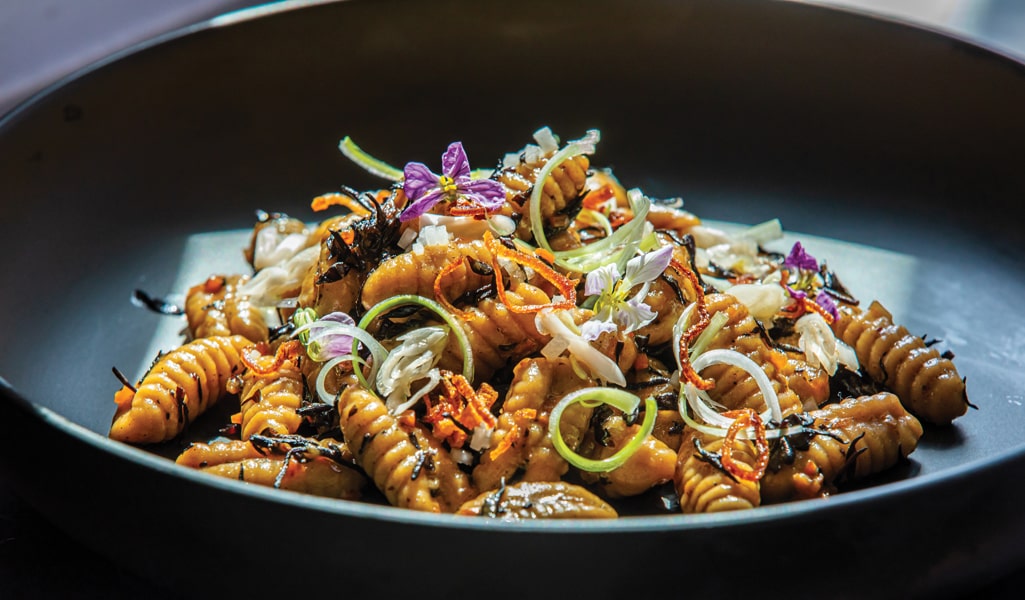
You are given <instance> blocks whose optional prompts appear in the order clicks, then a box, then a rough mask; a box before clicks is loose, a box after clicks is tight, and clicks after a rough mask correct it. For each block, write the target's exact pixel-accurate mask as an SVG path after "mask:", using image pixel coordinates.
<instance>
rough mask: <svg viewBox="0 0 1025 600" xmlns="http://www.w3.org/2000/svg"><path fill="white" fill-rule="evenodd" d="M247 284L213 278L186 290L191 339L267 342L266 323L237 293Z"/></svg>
mask: <svg viewBox="0 0 1025 600" xmlns="http://www.w3.org/2000/svg"><path fill="white" fill-rule="evenodd" d="M245 280H246V278H245V277H242V276H241V275H230V276H221V275H215V276H212V277H210V278H208V279H207V280H206V281H205V282H203V283H200V284H197V285H194V286H192V287H191V288H189V291H188V293H187V294H186V296H185V317H186V320H187V321H188V324H189V333H190V335H191V337H192V338H193V339H198V338H204V337H212V336H229V335H242V336H245V337H246V338H247V339H250V340H252V341H254V342H261V341H264V342H265V341H267V338H268V331H269V330H268V328H267V322H266V320H265V319H264V318H263V315H262V314H261V313H260V310H259V309H258V308H257V307H256V306H253V304H252V303H251V302H250V301H249V298H247V297H245V296H242V295H240V294H239V293H238V287H239V286H240V285H242V283H244V282H245Z"/></svg>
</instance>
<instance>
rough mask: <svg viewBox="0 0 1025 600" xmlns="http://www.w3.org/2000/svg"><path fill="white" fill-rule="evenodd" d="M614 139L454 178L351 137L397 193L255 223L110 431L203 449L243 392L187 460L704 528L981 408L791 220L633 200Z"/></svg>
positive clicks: (193, 299)
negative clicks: (639, 515)
mask: <svg viewBox="0 0 1025 600" xmlns="http://www.w3.org/2000/svg"><path fill="white" fill-rule="evenodd" d="M600 137H601V136H600V134H599V132H597V131H588V132H587V134H586V135H585V136H584V137H582V138H580V139H578V140H575V141H573V142H570V143H568V144H565V145H562V144H561V143H560V142H559V140H558V138H557V137H555V136H554V134H552V133H551V132H550V131H547V129H542V130H539V131H537V132H536V133H535V134H534V139H535V141H536V142H537V145H533V144H532V145H528V146H526V147H524V148H523V150H522V151H521V152H518V153H515V154H509V155H506V156H505V157H504V158H503V159H502V160H501V161H500V165H501V166H499V167H498V168H497V169H490V170H489V169H473V168H471V166H470V164H469V161H468V159H467V158H466V152H465V149H463V148H462V144H461V143H459V142H454V143H452V144H450V145H449V146H448V148H447V150H446V151H445V153H444V154H443V156H442V162H441V170H440V171H437V170H436V169H435V167H433V166H429V165H427V164H422V163H415V162H411V163H408V164H406V165H405V167H404V168H400V165H395V166H391V165H388V164H385V163H384V162H383V161H378V160H376V159H373V158H372V157H371V156H369V155H368V154H366V153H365V152H363V151H362V150H360V149H358V148H356V147H355V146H354V145H352V144H351V140H343V141H342V143H341V146H340V147H341V149H342V152H343V154H345V156H347V157H349V158H352V159H353V160H354V161H355V162H356V163H357V164H358V165H361V166H363V167H366V168H367V169H368V170H369V171H370V172H371V173H372V174H374V175H377V176H382V177H384V178H386V179H389V180H391V181H393V182H394V183H393V184H391V185H390V186H389V187H388V188H387V189H376V188H375V189H372V190H371V191H365V192H359V191H357V190H353V189H351V188H349V187H346V186H344V185H343V186H342V187H341V188H340V192H339V193H328V194H324V195H321V196H317V197H316V198H314V199H313V201H312V202H311V204H310V207H311V208H312V209H313V211H314V212H320V211H322V210H326V209H328V208H330V207H342V208H343V209H347V210H348V213H347V214H342V215H334V216H329V217H327V218H324V219H322V220H320V221H319V222H316V223H314V222H311V223H307V222H304V221H303V220H301V219H297V218H292V217H288V216H286V215H284V214H279V213H272V214H268V213H263V212H262V211H260V212H258V213H257V214H258V222H257V223H256V224H255V227H254V228H253V230H252V235H251V236H250V237H249V240H248V245H247V246H246V247H244V248H243V249H242V255H243V256H244V258H245V260H246V262H247V263H248V268H245V270H246V272H245V273H243V274H234V275H214V276H212V277H211V278H209V279H208V280H207V281H205V282H202V283H200V284H198V285H194V286H192V287H191V288H190V289H189V290H188V293H187V295H186V302H185V306H184V312H185V315H186V317H187V320H188V331H187V332H186V335H185V341H186V343H183V345H182V346H180V347H179V348H177V349H176V350H173V351H171V352H169V353H168V354H166V355H161V356H159V357H158V360H156V361H155V362H154V364H153V366H152V367H151V368H150V370H149V372H147V373H146V375H144V376H143V377H142V378H141V379H140V381H139V382H138V383H137V384H135V385H133V384H131V383H129V382H128V380H127V379H126V378H125V376H124V375H123V374H121V373H120V371H118V370H117V369H116V368H115V370H114V371H115V375H116V376H117V377H118V378H119V379H120V381H121V383H122V384H123V387H122V388H121V389H120V390H119V391H118V392H117V393H116V394H115V404H116V406H117V408H116V411H115V415H114V417H113V419H112V421H111V427H110V433H109V436H110V437H111V438H113V439H116V440H121V441H125V442H129V443H133V444H140V445H142V444H153V443H159V442H165V441H167V440H170V439H173V438H176V437H178V438H185V439H184V441H183V442H182V444H184V442H187V441H192V439H190V438H196V437H199V436H200V435H203V436H205V435H207V434H206V432H209V431H211V429H210V426H217V424H216V423H208V422H204V423H201V424H200V425H201V427H197V428H194V429H192V430H191V431H189V432H187V433H189V436H185V435H182V434H183V432H184V430H185V429H186V427H187V425H188V424H189V422H190V421H191V420H193V419H196V418H200V417H201V414H203V413H205V414H207V415H208V416H207V417H203V418H206V419H209V418H211V417H210V416H209V415H212V414H213V413H214V412H215V411H208V410H207V408H208V407H209V406H210V405H211V404H212V403H213V402H216V401H217V400H218V398H220V397H222V396H225V395H228V394H232V395H234V394H238V395H239V403H238V405H237V408H238V412H234V411H233V407H230V406H224V407H223V408H224V409H225V413H226V414H231V417H230V420H228V422H226V423H224V426H223V427H222V428H221V429H220V430H219V433H220V437H217V438H215V439H214V440H212V441H208V442H205V443H199V442H194V443H192V444H190V445H189V446H188V447H186V448H185V449H184V450H182V451H181V453H180V454H179V455H178V457H177V459H176V462H177V463H178V464H179V465H180V466H181V467H182V468H186V467H187V468H192V469H202V470H205V471H207V472H210V473H213V474H216V475H219V476H222V477H229V478H234V479H240V480H243V481H247V482H250V483H254V484H257V485H267V486H274V487H280V488H283V489H291V490H295V491H299V492H305V493H311V494H317V495H322V496H328V497H334V498H343V499H363V500H366V501H371V502H378V503H381V502H387V503H388V504H391V505H394V506H397V507H402V508H408V509H413V510H419V511H426V512H436V513H441V512H444V513H459V514H464V515H476V516H481V517H485V518H492V519H497V520H525V519H562V518H577V519H590V518H615V517H616V516H617V515H618V513H617V511H618V510H625V511H628V512H631V513H633V512H637V511H638V510H649V509H650V510H658V508H656V507H662V508H664V509H665V510H668V511H672V510H674V509H673V508H672V507H673V506H674V498H673V493H674V492H675V494H676V498H675V499H676V500H678V501H679V508H680V510H681V511H682V512H684V513H710V512H722V511H732V510H741V509H753V508H756V507H758V506H761V505H764V504H769V503H778V502H787V501H793V500H801V499H804V498H813V497H821V496H825V495H829V494H832V493H834V492H837V491H838V490H841V489H843V488H844V487H845V482H847V481H848V480H854V479H862V478H865V477H869V476H872V475H873V474H876V473H879V472H880V471H883V470H886V469H890V468H892V467H893V466H894V465H896V464H897V463H898V462H900V461H902V460H904V459H905V457H907V456H908V455H909V454H910V453H911V452H912V451H914V450H915V449H916V448H917V446H918V444H919V439H920V438H921V436H922V435H923V429H922V421H929V422H933V423H939V424H945V423H949V422H950V421H951V420H953V419H954V418H957V417H959V416H960V415H962V414H964V412H965V410H966V408H967V407H968V406H969V404H968V400H967V397H966V390H965V381H964V379H962V378H961V377H960V376H959V375H958V374H957V371H956V370H955V369H954V367H953V363H952V362H951V357H950V356H949V355H948V354H940V353H939V352H938V351H937V350H936V349H934V348H932V345H931V343H929V342H926V341H925V340H923V339H921V338H918V337H915V336H912V335H910V334H909V333H908V332H907V330H906V329H904V328H903V327H899V326H897V325H895V324H894V323H893V320H892V317H891V315H890V313H889V312H887V311H886V310H885V309H884V308H883V307H882V306H881V305H879V304H878V303H872V305H871V306H869V307H868V309H867V310H864V311H862V310H861V309H859V308H857V306H858V300H857V298H856V297H855V296H854V295H852V294H851V293H850V291H848V290H847V289H846V288H845V287H844V286H843V285H842V284H840V282H839V280H838V279H837V278H836V275H835V274H833V273H832V272H831V271H830V270H829V269H828V268H827V266H826V263H825V262H820V261H818V260H816V259H815V258H814V257H812V256H811V255H810V254H808V252H807V250H806V249H805V248H804V247H803V246H801V244H800V243H794V244H793V245H792V247H791V248H790V251H789V253H787V254H784V253H783V252H781V250H783V249H782V248H779V247H773V245H774V244H776V243H777V242H778V241H779V240H780V238H781V236H782V235H783V231H782V226H781V224H780V223H779V222H778V221H776V220H771V221H766V222H763V223H759V224H756V225H753V226H750V227H746V228H743V229H733V228H728V230H726V229H718V228H715V227H712V226H710V225H708V224H704V223H702V222H701V220H700V219H699V218H698V217H697V216H696V215H694V214H692V213H690V212H688V211H685V210H683V209H682V203H681V202H679V201H667V202H662V201H656V200H653V199H651V198H649V197H648V196H646V195H645V194H644V193H643V192H641V191H640V190H638V189H635V188H630V189H629V191H627V188H626V187H624V186H623V185H622V184H621V183H620V182H619V180H618V179H616V178H615V176H613V174H612V172H611V171H610V170H608V169H594V168H592V165H591V158H590V157H589V155H590V154H592V153H593V152H594V151H595V149H596V145H597V143H598V141H599V140H600ZM556 157H557V160H553V159H556ZM556 163H558V164H556ZM492 164H494V163H492ZM477 166H478V167H480V166H484V165H481V164H478V165H477ZM439 173H440V174H439ZM532 220H534V222H533V223H532V222H531V221H532ZM542 237H543V238H544V239H541V238H542ZM545 240H547V243H545ZM396 296H402V297H401V298H396ZM135 297H136V298H138V299H139V300H142V301H143V302H144V303H145V304H146V305H147V306H148V307H150V308H151V309H153V310H155V311H157V312H160V313H162V314H171V315H179V314H181V313H182V309H180V308H179V307H177V306H175V305H173V304H172V303H170V302H167V301H156V300H154V299H153V298H152V297H150V296H148V295H145V294H140V293H137V294H136V296H135ZM837 303H840V304H841V306H840V307H839V312H838V313H836V312H835V311H836V309H837V307H836V304H837ZM343 313H344V314H343ZM265 319H266V321H265ZM268 324H269V325H270V326H268ZM752 363H753V364H752ZM859 363H860V364H859ZM325 369H326V370H325ZM763 376H764V377H763ZM767 386H768V387H767ZM769 387H771V388H772V391H771V392H769ZM763 390H765V392H764V395H763ZM773 398H775V399H776V400H778V403H779V409H780V410H781V413H782V414H780V412H779V411H777V410H775V409H776V405H775V404H774V403H773V401H772V399H773ZM767 409H772V410H767ZM553 411H555V415H556V418H557V419H558V422H557V427H552V426H551V425H552V422H551V419H552V413H553ZM226 420H227V419H226ZM177 447H181V445H178V446H177ZM166 449H167V447H166V446H165V447H164V448H160V449H158V450H161V451H166ZM603 470H604V471H603ZM368 482H372V483H373V486H374V487H375V488H376V490H369V491H370V492H372V493H369V494H367V496H366V497H363V496H362V492H363V491H364V489H365V488H366V485H367V484H368ZM378 490H379V492H380V493H377V491H378ZM635 496H639V497H637V498H631V497H635ZM643 507H647V508H643Z"/></svg>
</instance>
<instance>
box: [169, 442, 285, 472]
mask: <svg viewBox="0 0 1025 600" xmlns="http://www.w3.org/2000/svg"><path fill="white" fill-rule="evenodd" d="M264 454H265V453H264V452H261V451H260V450H259V449H257V448H256V446H253V445H252V444H251V443H249V441H248V440H229V439H224V440H216V441H212V442H208V443H207V442H192V443H191V444H189V445H188V446H187V447H186V448H185V449H184V450H182V451H181V453H180V454H179V455H178V457H177V458H175V459H174V462H176V463H177V464H179V465H182V466H185V467H192V468H194V469H198V468H200V467H212V466H215V465H222V464H225V463H232V462H239V461H242V460H245V459H247V458H260V457H261V456H264Z"/></svg>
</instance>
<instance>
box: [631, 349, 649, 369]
mask: <svg viewBox="0 0 1025 600" xmlns="http://www.w3.org/2000/svg"><path fill="white" fill-rule="evenodd" d="M649 364H650V363H649V360H648V355H647V354H643V353H641V354H638V355H637V358H635V359H634V371H646V370H647V369H648V365H649Z"/></svg>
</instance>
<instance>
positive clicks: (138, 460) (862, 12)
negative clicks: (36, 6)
mask: <svg viewBox="0 0 1025 600" xmlns="http://www.w3.org/2000/svg"><path fill="white" fill-rule="evenodd" d="M359 1H361V0H280V1H268V2H265V3H263V4H257V5H254V6H250V7H245V8H241V9H238V10H234V11H230V12H226V13H224V14H222V15H218V16H215V17H211V18H208V19H205V20H202V21H199V22H196V23H193V24H190V25H186V26H182V27H178V28H174V29H172V30H169V31H167V32H164V33H162V34H158V35H156V36H153V37H151V38H148V39H146V40H143V41H140V42H136V43H134V44H131V45H129V46H127V47H125V48H123V49H121V50H118V51H116V52H113V53H111V54H109V55H107V56H106V57H103V58H101V59H98V60H96V61H93V62H91V63H89V64H87V65H85V66H82V67H80V68H78V69H76V70H74V71H72V72H71V73H69V74H67V75H65V76H63V77H60V78H59V79H57V80H55V81H53V82H51V83H50V84H49V85H47V86H45V87H43V88H41V89H40V90H37V91H36V92H34V93H33V94H31V95H29V96H28V97H27V98H25V99H23V100H21V101H20V102H18V103H17V104H16V105H15V106H14V107H12V108H11V109H10V110H9V111H8V112H7V113H5V114H3V115H0V135H2V134H3V131H4V130H5V129H6V128H7V127H9V126H12V125H13V124H14V122H15V121H16V120H18V119H19V118H21V116H22V115H24V114H25V113H27V112H29V111H30V110H31V109H32V108H33V107H34V106H35V105H36V104H38V103H39V102H41V101H42V100H44V99H46V98H48V97H49V96H51V95H52V94H54V93H56V92H58V91H59V90H60V89H62V88H64V87H66V86H67V85H69V84H70V83H72V82H74V81H76V80H79V79H81V78H84V77H86V76H88V75H90V74H91V73H93V72H95V71H98V70H100V69H103V68H106V67H108V66H110V65H112V64H114V63H117V62H118V61H120V60H122V59H124V58H127V57H130V56H132V55H135V54H137V53H139V52H143V51H147V50H150V49H153V48H155V47H157V46H160V45H162V44H165V43H168V42H171V41H174V40H178V39H182V38H186V37H188V36H190V35H193V34H195V33H197V32H201V31H209V30H214V29H217V28H221V27H230V26H235V25H238V24H241V23H247V22H250V21H253V20H256V19H262V18H267V17H272V16H274V15H279V14H284V13H288V12H292V11H297V10H301V9H305V8H315V7H318V6H324V5H332V4H339V5H340V4H343V3H357V2H359ZM362 1H364V2H369V1H370V0H362ZM741 1H751V0H741ZM758 1H766V2H771V3H777V4H783V3H786V4H788V5H793V6H801V7H805V8H807V9H810V10H823V11H834V12H841V13H846V14H847V15H850V16H852V17H857V18H863V19H867V20H870V21H877V22H886V23H890V24H892V25H896V26H899V27H904V28H909V29H912V30H917V31H918V32H921V33H925V34H928V35H934V36H938V37H941V38H945V39H948V40H951V41H954V42H956V43H958V44H963V45H966V46H969V47H972V48H975V49H978V50H980V51H983V52H986V53H989V54H991V55H992V56H993V57H996V58H998V59H999V60H1002V61H1006V63H1007V64H1006V65H1005V66H1008V67H1013V68H1016V69H1018V70H1019V71H1021V72H1022V73H1025V57H1022V58H1019V57H1016V56H1014V55H1012V54H1009V53H1007V52H1005V51H1003V50H1002V49H1000V48H999V47H994V46H991V45H989V44H987V43H985V42H984V41H982V40H978V39H974V38H970V37H968V36H967V35H965V34H961V33H959V32H955V31H949V30H944V29H940V28H937V27H934V26H930V25H928V24H925V23H921V22H913V21H910V20H906V19H901V18H898V17H895V16H892V15H886V14H880V13H875V12H872V11H869V10H867V9H863V8H858V7H850V6H836V5H829V4H826V3H824V2H823V1H821V0H758ZM0 399H2V400H3V401H10V402H13V403H15V404H17V405H20V406H21V407H22V408H23V409H25V410H26V412H28V413H30V414H31V415H32V416H33V417H34V418H36V419H38V420H39V421H41V422H42V423H44V424H45V425H46V426H48V427H51V428H53V429H55V430H57V431H58V432H60V433H62V434H64V435H67V436H69V437H71V438H73V439H75V440H77V441H79V442H82V443H84V444H87V445H89V446H91V447H93V448H95V449H97V450H100V451H102V452H104V453H108V454H111V455H113V456H114V457H116V458H118V459H120V460H124V461H128V462H131V463H133V464H135V465H138V466H141V467H145V468H148V469H152V470H153V471H155V472H157V473H159V474H162V475H165V476H169V477H172V478H183V479H185V480H186V481H188V482H190V483H192V484H195V485H199V486H204V487H207V488H210V489H214V490H218V491H223V492H229V493H230V494H239V495H242V496H248V497H251V498H255V499H259V500H262V501H266V502H269V503H272V504H274V505H279V506H280V507H282V508H293V509H301V510H306V511H310V512H316V513H320V514H324V515H329V516H332V517H345V518H361V519H369V520H377V521H383V522H391V523H396V524H408V525H420V526H432V527H434V526H437V527H442V528H449V529H459V530H468V531H488V530H494V529H496V528H500V529H503V530H510V531H535V532H541V531H543V532H545V533H551V532H557V533H578V534H607V533H616V532H624V533H636V532H652V531H663V530H671V531H688V530H705V529H710V528H723V529H729V528H734V527H750V526H751V525H757V524H766V523H771V524H773V525H775V524H778V523H785V522H791V521H795V520H801V519H804V518H805V517H808V516H816V517H828V516H830V515H836V514H839V513H842V512H844V511H846V510H848V509H849V508H850V507H852V506H855V505H856V506H858V507H859V508H866V509H871V508H872V507H873V506H881V505H883V504H890V503H892V502H895V501H896V500H898V499H899V498H901V497H907V496H911V495H915V494H920V493H922V492H923V490H928V489H931V488H934V487H937V486H940V485H944V484H948V483H957V482H959V481H972V480H976V479H978V478H980V477H987V476H989V474H990V473H993V472H998V471H999V470H1000V469H1002V468H1004V466H1005V465H1007V464H1010V463H1018V462H1023V461H1025V444H1022V445H1021V446H1019V447H1012V448H1009V449H1004V450H1002V451H1000V452H998V453H995V454H991V455H989V456H986V457H983V458H977V459H973V460H971V461H969V462H966V463H961V464H958V465H956V466H952V467H947V468H944V469H942V470H940V471H936V472H930V473H925V474H922V475H915V476H912V477H908V478H906V479H901V480H897V481H890V482H884V483H880V484H878V485H873V486H870V487H866V488H863V489H857V490H851V491H846V492H844V493H841V494H837V495H834V496H830V497H827V498H817V499H810V500H802V501H799V502H787V503H782V504H775V505H766V506H760V507H758V508H757V510H744V511H731V512H726V513H713V514H694V515H684V514H665V515H637V516H633V515H631V516H629V517H624V518H620V519H603V520H599V521H598V522H595V521H593V520H577V519H567V520H561V519H547V520H538V521H516V522H508V521H501V520H492V519H472V518H470V519H468V518H465V517H464V516H459V515H452V514H434V513H423V512H419V511H415V510H409V509H403V508H397V507H393V506H387V505H381V504H371V503H367V502H362V501H352V500H340V499H332V498H323V497H318V496H313V495H309V494H302V493H297V492H291V491H287V490H277V489H271V488H266V487H262V486H257V485H247V484H245V483H244V482H238V481H233V480H230V479H226V478H223V477H219V476H216V475H212V474H209V473H204V472H201V471H198V470H195V469H190V468H188V467H184V466H181V465H178V464H176V463H175V462H174V461H172V460H168V459H167V458H164V457H162V456H159V455H156V454H154V453H152V452H150V451H148V450H147V449H145V448H140V447H135V446H131V445H128V444H124V443H121V442H118V441H116V440H112V439H110V438H108V437H106V436H104V435H101V434H99V433H97V432H95V431H92V430H91V429H89V428H87V427H85V426H83V425H80V424H79V423H76V422H74V421H73V420H71V419H70V418H68V417H66V416H64V415H62V414H60V413H59V412H57V411H55V410H52V409H50V408H47V407H46V406H43V405H41V404H38V403H36V402H35V401H33V400H31V399H30V398H29V397H27V396H26V395H24V394H22V393H21V392H20V391H19V390H17V389H15V388H14V387H13V386H12V385H11V384H10V383H8V382H7V381H6V380H5V379H4V378H3V374H2V373H0ZM912 460H913V459H912Z"/></svg>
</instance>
